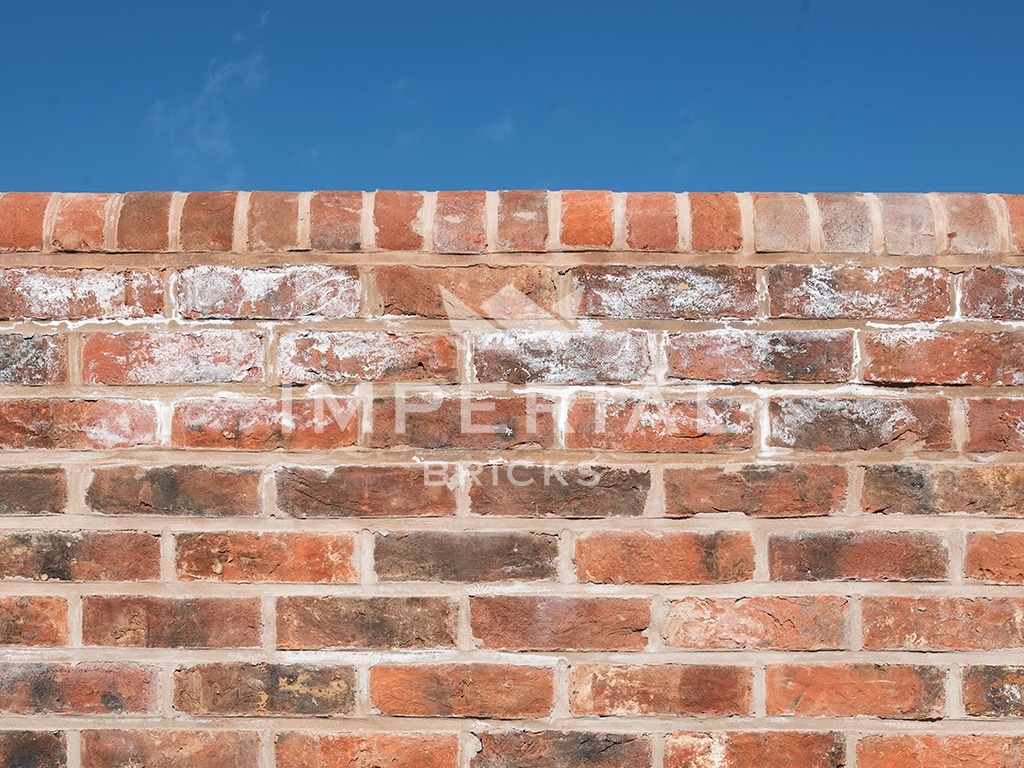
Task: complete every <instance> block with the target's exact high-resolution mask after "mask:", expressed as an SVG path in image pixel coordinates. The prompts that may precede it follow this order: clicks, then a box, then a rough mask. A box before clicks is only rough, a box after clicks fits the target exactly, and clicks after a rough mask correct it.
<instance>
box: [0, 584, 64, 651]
mask: <svg viewBox="0 0 1024 768" xmlns="http://www.w3.org/2000/svg"><path fill="white" fill-rule="evenodd" d="M67 642H68V604H67V602H66V601H65V600H64V598H62V597H46V596H44V595H38V596H35V597H0V645H67Z"/></svg>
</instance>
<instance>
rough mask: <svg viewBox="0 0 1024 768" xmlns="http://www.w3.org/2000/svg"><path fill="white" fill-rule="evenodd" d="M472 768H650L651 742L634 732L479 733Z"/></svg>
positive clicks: (471, 762)
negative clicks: (478, 748)
mask: <svg viewBox="0 0 1024 768" xmlns="http://www.w3.org/2000/svg"><path fill="white" fill-rule="evenodd" d="M477 737H478V738H479V740H480V751H479V752H477V753H476V755H474V756H473V759H472V760H471V761H470V768H648V766H650V764H651V742H650V738H649V737H648V736H645V735H643V736H642V735H637V734H634V733H615V734H612V733H582V732H578V731H498V732H484V733H478V734H477Z"/></svg>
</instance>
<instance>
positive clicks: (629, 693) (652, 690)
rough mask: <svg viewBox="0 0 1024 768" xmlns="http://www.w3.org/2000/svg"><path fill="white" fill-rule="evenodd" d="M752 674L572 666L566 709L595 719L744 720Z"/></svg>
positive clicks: (710, 668)
mask: <svg viewBox="0 0 1024 768" xmlns="http://www.w3.org/2000/svg"><path fill="white" fill-rule="evenodd" d="M752 684H753V674H752V673H751V670H750V669H749V668H747V667H732V666H728V667H727V666H718V665H710V664H709V665H696V664H694V665H681V664H645V665H643V666H632V667H627V666H619V665H613V664H574V665H573V666H572V667H571V668H570V669H569V709H570V710H571V711H572V713H573V714H574V715H596V716H599V717H636V716H638V715H639V716H641V717H651V716H654V717H700V716H703V717H731V716H735V715H748V714H750V704H751V688H752Z"/></svg>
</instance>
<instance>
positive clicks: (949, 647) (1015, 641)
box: [861, 597, 1024, 651]
mask: <svg viewBox="0 0 1024 768" xmlns="http://www.w3.org/2000/svg"><path fill="white" fill-rule="evenodd" d="M861 612H862V615H863V625H864V648H866V649H868V650H883V649H894V650H910V651H929V650H935V651H967V650H983V651H991V650H997V649H1001V648H1021V647H1024V600H1022V599H1020V598H1014V597H998V598H980V597H979V598H973V599H972V598H958V597H865V598H863V601H862V606H861Z"/></svg>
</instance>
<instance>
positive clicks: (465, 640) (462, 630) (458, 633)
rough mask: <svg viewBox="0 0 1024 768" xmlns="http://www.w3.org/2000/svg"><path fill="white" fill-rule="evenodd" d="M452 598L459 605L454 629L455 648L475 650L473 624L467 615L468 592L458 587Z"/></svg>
mask: <svg viewBox="0 0 1024 768" xmlns="http://www.w3.org/2000/svg"><path fill="white" fill-rule="evenodd" d="M454 597H455V598H456V600H458V603H459V615H458V619H457V624H456V628H455V647H456V648H458V649H459V650H460V651H472V650H475V649H476V644H475V643H474V642H473V624H472V621H471V619H470V615H469V590H467V589H466V588H465V587H460V588H459V589H458V590H457V592H456V593H455V595H454Z"/></svg>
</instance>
